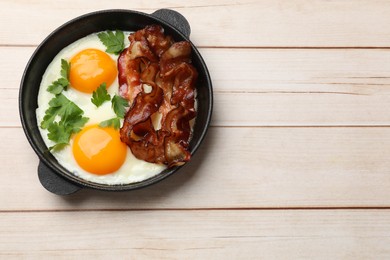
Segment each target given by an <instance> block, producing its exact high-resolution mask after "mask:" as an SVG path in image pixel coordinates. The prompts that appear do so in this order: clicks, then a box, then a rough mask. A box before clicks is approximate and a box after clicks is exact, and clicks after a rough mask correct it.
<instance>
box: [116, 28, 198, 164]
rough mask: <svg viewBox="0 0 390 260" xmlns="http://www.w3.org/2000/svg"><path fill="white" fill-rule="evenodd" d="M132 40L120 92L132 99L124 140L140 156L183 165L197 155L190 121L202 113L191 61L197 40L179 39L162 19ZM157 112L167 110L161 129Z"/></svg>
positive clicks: (122, 62) (122, 61)
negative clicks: (170, 33)
mask: <svg viewBox="0 0 390 260" xmlns="http://www.w3.org/2000/svg"><path fill="white" fill-rule="evenodd" d="M129 40H130V46H129V47H128V48H127V49H125V50H124V51H123V52H122V53H121V54H120V56H119V59H118V71H119V85H120V87H119V94H120V95H121V96H122V97H124V98H126V99H127V100H128V101H129V104H130V109H129V110H128V112H127V113H126V116H125V120H124V123H123V126H122V128H121V130H120V134H121V140H122V142H124V143H126V144H127V145H128V146H129V147H130V149H131V151H132V153H133V154H134V156H135V157H137V158H138V159H141V160H145V161H147V162H151V163H159V164H166V165H167V166H168V167H172V166H176V165H182V164H183V163H185V162H187V161H189V160H190V158H191V154H190V152H189V151H188V147H189V141H190V139H191V135H192V133H191V125H190V121H191V120H192V119H194V118H195V116H196V110H195V107H194V104H195V84H196V79H197V76H198V73H197V71H196V69H195V67H194V66H192V65H191V64H190V63H191V45H190V43H189V42H186V41H182V42H176V43H174V42H173V41H172V38H171V37H170V36H166V35H164V31H163V29H162V28H161V27H160V26H158V25H151V26H147V27H145V28H144V29H142V30H139V31H137V32H135V33H133V34H131V35H130V36H129ZM146 85H147V86H146ZM146 88H151V91H150V92H149V91H147V90H146ZM156 113H160V114H161V121H160V125H161V128H160V129H156V128H155V127H154V124H153V120H152V118H153V115H155V114H156Z"/></svg>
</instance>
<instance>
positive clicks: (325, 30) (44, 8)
mask: <svg viewBox="0 0 390 260" xmlns="http://www.w3.org/2000/svg"><path fill="white" fill-rule="evenodd" d="M389 7H390V3H389V2H388V1H384V0H374V1H369V2H367V1H361V0H360V1H354V0H347V1H321V0H315V1H305V0H295V1H289V2H286V1H283V0H278V1H274V0H265V1H239V2H237V1H233V0H217V1H212V2H210V1H205V0H203V1H196V2H191V1H187V2H183V1H148V2H143V1H132V2H131V3H128V2H124V1H121V0H113V1H110V3H109V4H107V3H105V2H99V1H97V2H94V3H93V4H91V3H90V2H88V1H84V2H77V8H75V7H74V5H72V4H71V2H69V1H56V2H55V3H52V2H50V1H38V2H35V1H34V2H31V1H23V0H18V1H13V0H5V1H1V2H0V9H1V10H2V15H1V16H0V44H3V45H10V44H11V45H15V44H17V45H30V44H35V45H36V44H38V43H40V42H41V41H42V40H43V39H44V38H45V37H46V36H47V35H48V34H49V33H50V32H51V31H53V30H54V29H55V28H57V27H59V26H60V25H62V24H63V23H65V22H67V21H68V20H70V19H73V18H75V17H77V16H80V15H83V14H85V13H88V12H92V11H96V10H101V9H115V8H119V9H133V10H139V11H143V12H146V13H152V12H154V11H155V10H157V9H159V8H171V9H174V10H177V11H179V12H180V13H182V14H183V15H184V16H185V17H186V18H187V19H188V21H189V22H190V24H191V27H192V35H191V39H192V40H193V41H194V43H195V44H196V45H198V46H218V47H221V46H222V47H227V46H240V47H259V46H262V47H280V46H282V47H286V46H290V47H308V46H309V47H329V46H330V47H344V46H348V47H357V46H359V47H361V46H366V47H389V46H390V45H389V41H388V36H389V35H390V29H389V27H388V24H389V23H390V8H389ZM48 21H50V22H48ZM10 24H12V26H9V25H10ZM26 25H28V26H26ZM15 32H17V35H20V37H15Z"/></svg>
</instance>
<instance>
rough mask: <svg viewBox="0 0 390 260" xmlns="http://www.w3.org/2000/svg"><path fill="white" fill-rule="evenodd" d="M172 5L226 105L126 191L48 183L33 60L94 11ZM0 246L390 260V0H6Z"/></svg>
mask: <svg viewBox="0 0 390 260" xmlns="http://www.w3.org/2000/svg"><path fill="white" fill-rule="evenodd" d="M111 8H122V9H133V10H138V11H143V12H146V13H152V12H153V11H155V10H157V9H159V8H171V9H174V10H177V11H179V12H180V13H182V14H183V15H184V16H185V17H186V18H187V19H188V21H189V22H190V24H191V26H192V34H191V39H192V41H193V43H194V44H195V45H196V46H198V47H199V50H200V52H201V53H202V55H203V57H204V59H205V61H206V62H207V64H208V66H209V70H210V73H211V75H212V79H213V83H214V90H215V96H214V97H215V109H214V114H213V120H212V126H211V128H210V130H209V133H208V136H207V138H206V140H205V142H204V143H203V145H202V147H201V149H200V150H199V151H198V153H197V154H196V156H195V157H194V158H193V161H192V162H191V163H190V164H189V165H188V166H186V167H185V168H184V170H183V171H182V172H181V173H178V174H176V175H174V176H172V177H170V178H168V179H166V180H164V181H162V182H160V183H159V184H157V185H154V186H151V187H148V188H145V189H143V190H138V191H135V192H128V193H103V192H96V191H92V190H82V191H80V192H78V193H76V194H74V195H72V196H69V197H59V196H56V195H53V194H51V193H49V192H47V191H46V190H45V189H44V188H43V187H42V186H41V185H40V183H39V181H38V177H37V172H36V169H37V165H38V159H37V156H36V155H35V153H34V152H33V150H32V149H31V147H30V145H29V144H28V142H27V139H26V138H25V136H24V133H23V130H22V128H21V124H20V120H19V116H18V108H17V107H18V100H17V99H18V92H19V83H20V78H21V75H22V73H23V70H24V67H25V65H26V63H27V61H28V59H29V58H30V56H31V54H32V53H33V51H34V50H35V48H36V46H37V45H38V44H39V43H40V42H41V41H42V40H43V39H44V37H46V36H47V35H48V34H49V33H50V32H51V31H52V30H54V29H55V28H57V27H58V26H60V25H61V24H62V23H64V22H66V21H68V20H69V19H71V18H74V17H77V16H79V15H81V14H84V13H88V12H90V11H96V10H101V9H111ZM0 10H1V15H0V57H1V62H0V66H1V67H0V79H1V84H0V88H1V91H0V133H1V141H0V160H1V163H0V172H1V175H0V176H1V181H0V258H4V259H8V258H22V257H36V258H39V259H42V257H46V258H52V257H62V258H72V257H75V258H79V257H80V258H81V257H86V258H88V257H94V258H104V257H111V256H115V257H122V258H131V259H144V258H145V259H147V258H150V259H160V258H163V259H248V258H253V259H259V258H268V259H281V258H284V259H291V258H299V259H302V258H304V259H317V258H322V259H334V258H342V259H357V258H373V259H379V258H389V257H390V2H389V1H375V0H366V1H363V0H361V1H352V0H340V1H320V0H314V1H304V0H294V1H293V0H291V1H282V0H279V1H278V0H262V1H260V0H259V1H233V0H231V1H228V0H215V1H210V0H197V1H175V0H170V1H169V0H168V1H125V0H122V1H121V0H111V1H43V0H38V1H22V0H2V1H0Z"/></svg>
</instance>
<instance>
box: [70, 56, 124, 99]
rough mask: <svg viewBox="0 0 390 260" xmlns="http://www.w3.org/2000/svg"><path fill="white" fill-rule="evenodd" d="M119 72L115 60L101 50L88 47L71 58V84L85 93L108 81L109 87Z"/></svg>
mask: <svg viewBox="0 0 390 260" xmlns="http://www.w3.org/2000/svg"><path fill="white" fill-rule="evenodd" d="M117 74H118V70H117V67H116V63H115V61H114V60H113V59H112V58H111V57H110V56H109V55H108V54H107V53H105V52H103V51H100V50H96V49H86V50H83V51H81V52H79V53H77V54H76V55H75V56H74V57H72V59H71V60H70V72H69V81H70V84H71V86H72V87H73V88H75V89H77V90H79V91H81V92H84V93H92V92H93V91H95V90H96V89H97V88H98V87H99V86H100V84H102V83H106V86H107V88H108V87H109V86H110V85H111V84H112V83H113V82H114V80H115V78H116V76H117Z"/></svg>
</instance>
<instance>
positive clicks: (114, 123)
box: [99, 95, 129, 129]
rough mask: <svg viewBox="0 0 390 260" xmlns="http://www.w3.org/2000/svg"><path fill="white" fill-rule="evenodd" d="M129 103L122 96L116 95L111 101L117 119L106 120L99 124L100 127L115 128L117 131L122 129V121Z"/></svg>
mask: <svg viewBox="0 0 390 260" xmlns="http://www.w3.org/2000/svg"><path fill="white" fill-rule="evenodd" d="M128 106H129V103H128V101H127V100H126V99H124V98H123V97H121V96H118V95H114V96H113V97H112V99H111V107H112V109H113V110H114V112H115V114H116V117H113V118H110V119H108V120H105V121H103V122H101V123H100V124H99V126H100V127H114V128H115V129H119V128H120V120H121V119H123V118H124V117H125V114H126V107H128Z"/></svg>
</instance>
